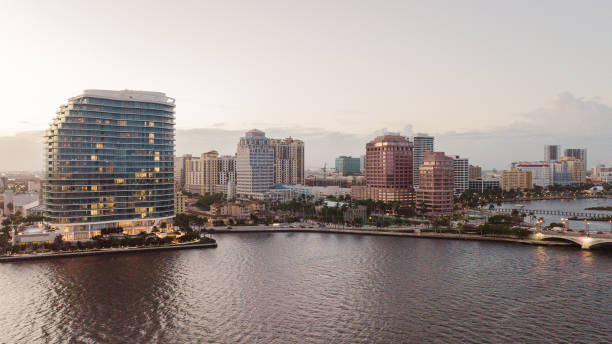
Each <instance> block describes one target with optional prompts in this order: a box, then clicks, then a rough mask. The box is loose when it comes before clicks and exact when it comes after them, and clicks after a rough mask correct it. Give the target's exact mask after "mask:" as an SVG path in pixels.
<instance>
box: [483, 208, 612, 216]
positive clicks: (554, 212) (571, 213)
mask: <svg viewBox="0 0 612 344" xmlns="http://www.w3.org/2000/svg"><path fill="white" fill-rule="evenodd" d="M495 210H496V211H500V212H503V213H511V212H512V211H514V210H516V211H518V212H519V213H521V212H522V213H526V214H529V213H534V214H540V215H560V216H564V217H580V218H587V219H603V218H607V217H610V216H612V215H610V214H605V213H591V212H584V211H571V210H570V211H568V210H551V209H520V208H496V209H495Z"/></svg>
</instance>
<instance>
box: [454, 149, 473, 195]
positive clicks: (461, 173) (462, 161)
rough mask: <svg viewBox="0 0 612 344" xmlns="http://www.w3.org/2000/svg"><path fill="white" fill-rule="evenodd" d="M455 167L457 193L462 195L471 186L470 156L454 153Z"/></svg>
mask: <svg viewBox="0 0 612 344" xmlns="http://www.w3.org/2000/svg"><path fill="white" fill-rule="evenodd" d="M451 158H453V162H454V168H455V195H460V194H462V193H464V192H465V191H467V190H468V189H469V187H470V163H469V161H468V158H461V157H460V156H459V155H452V156H451Z"/></svg>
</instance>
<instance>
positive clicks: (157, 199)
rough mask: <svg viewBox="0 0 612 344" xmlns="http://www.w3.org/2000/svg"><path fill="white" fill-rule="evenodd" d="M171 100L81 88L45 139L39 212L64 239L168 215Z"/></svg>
mask: <svg viewBox="0 0 612 344" xmlns="http://www.w3.org/2000/svg"><path fill="white" fill-rule="evenodd" d="M174 106H175V105H174V99H172V98H169V97H166V95H165V94H163V93H159V92H141V91H129V90H124V91H106V90H85V91H84V92H83V94H81V95H78V96H76V97H73V98H70V99H69V100H68V103H67V104H65V105H62V106H60V109H59V111H58V112H57V116H56V117H55V118H54V119H53V122H52V123H51V125H50V127H49V129H48V130H47V132H46V134H45V137H46V143H45V152H46V153H45V158H46V162H45V171H46V176H45V182H44V185H43V192H44V205H45V217H46V218H47V219H48V224H49V226H50V227H51V228H52V229H59V230H60V231H61V233H62V236H63V238H64V239H65V240H83V239H89V238H91V237H93V236H95V235H99V234H101V231H102V230H103V229H110V228H122V229H123V231H124V232H125V233H127V234H138V233H140V232H143V231H145V232H149V231H151V230H152V228H153V227H154V226H158V225H160V224H162V223H164V222H166V221H168V220H170V219H172V218H173V217H174V213H175V210H174V159H173V154H174Z"/></svg>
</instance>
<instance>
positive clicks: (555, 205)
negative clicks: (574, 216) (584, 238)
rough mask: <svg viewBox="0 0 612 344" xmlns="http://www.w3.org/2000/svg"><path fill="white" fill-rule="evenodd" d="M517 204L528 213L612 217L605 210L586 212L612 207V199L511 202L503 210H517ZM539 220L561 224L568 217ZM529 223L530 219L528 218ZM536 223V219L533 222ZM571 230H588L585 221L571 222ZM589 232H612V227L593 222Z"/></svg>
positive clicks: (539, 215)
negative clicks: (563, 213) (559, 211)
mask: <svg viewBox="0 0 612 344" xmlns="http://www.w3.org/2000/svg"><path fill="white" fill-rule="evenodd" d="M517 204H522V205H523V206H524V207H523V210H524V211H525V212H526V213H528V212H529V209H539V210H564V211H575V212H588V213H599V214H604V215H612V211H604V210H585V209H586V208H592V207H606V206H607V207H612V198H594V199H575V200H574V199H570V200H568V199H561V200H541V201H531V202H519V203H516V202H509V203H503V204H502V206H501V207H502V208H517V209H520V208H518V207H516V205H517ZM535 215H536V217H537V218H540V217H541V218H543V219H544V222H545V223H546V224H550V223H551V222H556V223H561V218H563V217H567V216H561V215H543V214H535ZM527 221H529V218H527ZM533 221H535V219H534V220H533ZM569 225H570V228H573V229H577V230H582V229H587V228H586V225H585V223H584V221H570V223H569ZM588 227H589V228H588V229H589V230H598V231H604V232H606V231H612V225H611V224H610V223H609V222H607V221H591V222H590V224H589V225H588Z"/></svg>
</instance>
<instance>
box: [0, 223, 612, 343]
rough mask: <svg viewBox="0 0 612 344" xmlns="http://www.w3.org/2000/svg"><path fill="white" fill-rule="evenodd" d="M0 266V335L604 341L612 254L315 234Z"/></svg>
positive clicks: (79, 339)
mask: <svg viewBox="0 0 612 344" xmlns="http://www.w3.org/2000/svg"><path fill="white" fill-rule="evenodd" d="M217 240H218V243H219V248H217V249H206V250H186V251H174V252H158V253H148V254H133V255H122V256H115V257H111V256H108V257H84V258H71V259H60V260H48V261H40V262H27V263H12V264H2V265H0V288H1V289H0V290H1V291H2V292H1V293H0V342H1V343H69V342H72V343H147V342H153V343H200V342H201V343H405V342H437V343H456V342H472V343H478V342H491V343H515V342H525V343H543V342H555V343H580V342H584V343H605V342H612V253H611V252H609V251H600V252H595V251H593V252H588V251H580V250H578V249H573V248H572V249H570V248H544V247H531V246H523V245H511V244H498V243H479V242H466V241H452V240H429V239H413V238H390V237H373V236H350V235H335V234H314V233H274V234H266V233H257V234H244V235H236V234H223V235H217Z"/></svg>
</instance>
